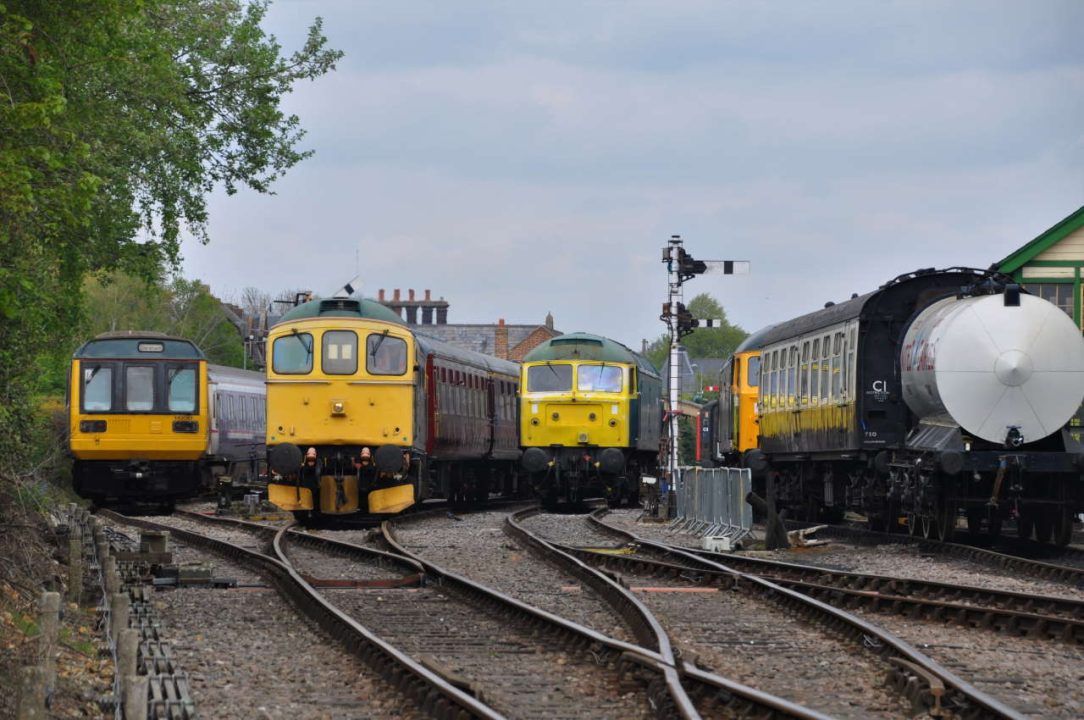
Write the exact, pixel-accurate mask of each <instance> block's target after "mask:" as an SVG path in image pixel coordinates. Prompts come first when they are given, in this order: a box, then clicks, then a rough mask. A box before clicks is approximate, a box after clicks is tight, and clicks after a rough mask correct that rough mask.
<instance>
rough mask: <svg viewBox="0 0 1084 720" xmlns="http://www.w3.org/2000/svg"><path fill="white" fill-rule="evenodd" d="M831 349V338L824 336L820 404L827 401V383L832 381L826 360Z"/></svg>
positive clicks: (827, 360) (829, 367)
mask: <svg viewBox="0 0 1084 720" xmlns="http://www.w3.org/2000/svg"><path fill="white" fill-rule="evenodd" d="M831 347H832V342H831V338H830V336H828V335H825V336H824V342H823V344H822V345H821V402H826V401H827V400H828V383H830V382H831V381H832V380H831V378H832V373H831V362H830V361H829V359H828V357H829V355H830V352H829V350H830V349H831Z"/></svg>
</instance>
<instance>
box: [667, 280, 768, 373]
mask: <svg viewBox="0 0 1084 720" xmlns="http://www.w3.org/2000/svg"><path fill="white" fill-rule="evenodd" d="M688 308H689V312H691V313H692V315H693V317H694V318H697V319H699V320H722V321H723V326H722V327H719V328H701V329H699V330H693V331H692V333H690V334H689V335H687V336H685V337H684V338H682V340H681V344H682V345H684V346H685V352H686V353H687V354H688V355H689V357H693V358H725V357H728V356H729V355H730V354H731V353H733V352H734V350H735V348H737V347H738V345H740V344H741V343H742V341H743V340H745V338H747V337H748V336H749V333H747V332H746V331H745V330H743V329H742V328H741V327H739V326H737V325H731V324H730V322H729V321H727V317H726V310H724V309H723V306H722V305H720V304H719V301H718V300H716V299H715V298H713V297H712V296H711V295H709V294H708V293H700V294H699V295H697V296H696V297H694V298H693V299H692V300H691V301H690V302H689V304H688ZM669 354H670V334H669V333H665V334H663V335H661V336H659V337H658V338H656V339H655V341H654V342H653V343H651V344H650V345H649V346H648V348H647V358H648V359H649V360H651V362H653V363H654V364H655V366H656V367H659V368H663V367H665V366H666V364H667V358H668V356H669Z"/></svg>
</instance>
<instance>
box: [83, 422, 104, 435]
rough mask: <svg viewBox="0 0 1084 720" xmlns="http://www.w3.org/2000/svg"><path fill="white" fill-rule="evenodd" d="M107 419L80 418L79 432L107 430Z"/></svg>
mask: <svg viewBox="0 0 1084 720" xmlns="http://www.w3.org/2000/svg"><path fill="white" fill-rule="evenodd" d="M105 428H106V424H105V420H80V421H79V432H85V433H98V432H105Z"/></svg>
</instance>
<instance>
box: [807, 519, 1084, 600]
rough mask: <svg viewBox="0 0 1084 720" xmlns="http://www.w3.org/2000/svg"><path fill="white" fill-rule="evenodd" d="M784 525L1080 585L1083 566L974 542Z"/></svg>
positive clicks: (1083, 582)
mask: <svg viewBox="0 0 1084 720" xmlns="http://www.w3.org/2000/svg"><path fill="white" fill-rule="evenodd" d="M786 525H787V527H789V528H799V529H801V528H809V527H820V528H822V529H820V530H818V531H817V534H818V535H819V536H821V537H826V538H843V539H847V540H853V541H855V542H858V543H863V544H875V545H883V544H889V543H890V544H896V545H917V546H918V549H919V551H920V552H923V553H929V554H936V555H946V556H948V557H952V558H962V559H964V560H970V561H971V562H975V563H979V564H982V565H986V566H987V567H993V568H998V569H1001V570H1010V571H1012V572H1014V573H1022V574H1024V575H1027V576H1028V577H1033V578H1038V579H1040V580H1047V581H1054V582H1061V583H1065V584H1068V585H1073V586H1075V587H1078V588H1084V569H1082V568H1077V567H1071V566H1069V565H1058V564H1057V563H1050V562H1044V561H1042V560H1030V559H1028V558H1024V557H1019V556H1017V555H1008V554H1005V553H1000V552H996V551H994V550H988V549H986V548H981V547H975V546H974V545H964V544H960V543H953V542H944V541H941V540H930V539H927V538H920V537H914V536H912V535H903V534H897V533H886V532H881V531H878V530H869V529H864V528H854V527H848V526H846V525H826V526H822V525H819V524H814V523H804V522H803V523H799V522H794V521H790V520H788V521H787V522H786Z"/></svg>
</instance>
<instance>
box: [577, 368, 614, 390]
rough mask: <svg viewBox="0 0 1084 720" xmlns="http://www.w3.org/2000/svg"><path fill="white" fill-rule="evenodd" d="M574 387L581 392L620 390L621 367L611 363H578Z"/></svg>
mask: <svg viewBox="0 0 1084 720" xmlns="http://www.w3.org/2000/svg"><path fill="white" fill-rule="evenodd" d="M576 374H577V380H576V389H577V390H579V391H581V392H610V393H618V392H621V368H619V367H616V366H613V365H580V367H579V370H578V371H577V373H576Z"/></svg>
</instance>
